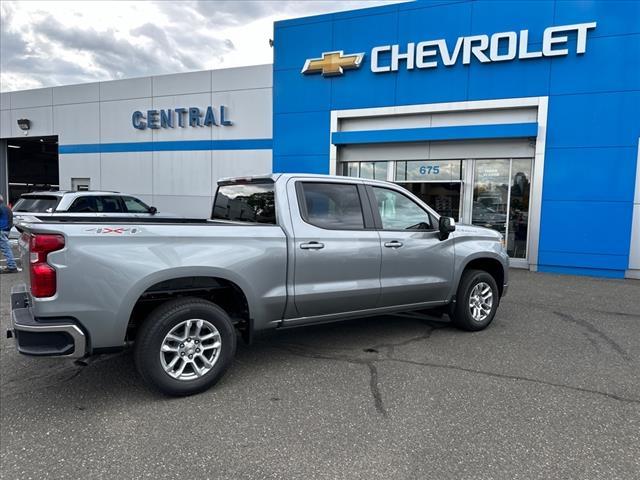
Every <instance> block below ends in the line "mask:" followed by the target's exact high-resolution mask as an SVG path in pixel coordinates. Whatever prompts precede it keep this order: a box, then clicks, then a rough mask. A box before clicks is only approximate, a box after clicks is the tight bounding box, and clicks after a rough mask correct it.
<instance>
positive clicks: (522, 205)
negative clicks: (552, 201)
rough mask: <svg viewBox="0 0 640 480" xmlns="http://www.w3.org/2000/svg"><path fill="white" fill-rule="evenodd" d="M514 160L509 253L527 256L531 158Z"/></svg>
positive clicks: (508, 239)
mask: <svg viewBox="0 0 640 480" xmlns="http://www.w3.org/2000/svg"><path fill="white" fill-rule="evenodd" d="M512 162H513V163H512V165H511V193H510V197H509V233H508V238H507V253H508V254H509V256H510V257H512V258H526V256H527V229H528V226H529V195H530V190H531V159H529V158H526V159H514V160H513V161H512Z"/></svg>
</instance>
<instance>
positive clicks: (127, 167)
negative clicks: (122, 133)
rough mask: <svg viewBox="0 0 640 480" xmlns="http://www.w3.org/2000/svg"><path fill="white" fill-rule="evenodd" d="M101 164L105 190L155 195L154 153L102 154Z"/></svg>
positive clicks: (102, 183)
mask: <svg viewBox="0 0 640 480" xmlns="http://www.w3.org/2000/svg"><path fill="white" fill-rule="evenodd" d="M100 163H101V172H102V181H101V185H102V186H101V188H103V189H104V190H117V191H119V192H125V193H132V194H136V195H152V194H153V152H125V153H102V154H101V155H100Z"/></svg>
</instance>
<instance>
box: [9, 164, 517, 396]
mask: <svg viewBox="0 0 640 480" xmlns="http://www.w3.org/2000/svg"><path fill="white" fill-rule="evenodd" d="M22 228H23V229H24V233H23V235H22V239H21V249H22V258H23V265H24V266H25V268H24V269H23V270H24V271H23V275H24V276H25V278H24V280H25V282H24V284H21V285H19V286H18V287H16V288H14V290H13V292H12V298H11V300H12V331H11V332H10V333H11V334H13V335H14V336H15V337H16V340H17V342H16V343H17V348H18V351H19V352H21V353H24V354H28V355H45V356H54V355H55V356H62V357H75V358H77V357H84V356H87V355H93V354H97V353H101V352H107V351H112V350H114V349H121V348H125V347H127V346H130V345H133V347H134V348H135V353H134V358H135V362H136V365H137V368H138V370H139V372H140V374H141V376H142V378H143V379H144V380H145V382H147V383H148V384H149V385H151V386H152V387H155V388H156V389H158V390H160V391H162V392H164V393H167V394H171V395H187V394H192V393H196V392H199V391H202V390H204V389H206V388H208V387H210V386H211V385H213V384H215V383H216V382H217V381H218V380H219V379H220V377H221V376H222V375H223V373H224V372H225V371H226V370H227V368H228V367H229V366H230V364H231V363H232V359H233V356H234V353H235V349H236V337H237V334H239V335H240V336H241V337H242V338H243V339H245V340H246V341H247V342H250V340H251V338H252V337H253V336H254V335H255V334H256V333H259V332H261V331H265V330H269V329H281V328H289V327H297V326H301V325H309V324H317V323H322V322H333V321H336V320H341V319H346V318H353V317H362V316H368V315H380V314H387V313H393V312H402V311H416V310H423V309H436V310H437V311H439V312H446V313H447V314H448V315H449V316H450V317H451V319H452V321H453V323H454V324H455V325H457V326H458V327H460V328H463V329H465V330H480V329H483V328H485V327H486V326H487V325H489V323H490V322H491V321H492V319H493V317H494V315H495V313H496V309H497V308H498V305H499V302H500V298H501V297H502V296H503V295H504V294H505V293H506V290H507V273H508V269H507V267H508V258H507V254H506V252H505V249H504V247H503V243H502V240H503V239H502V238H501V235H500V234H499V233H497V232H495V231H492V230H489V229H485V228H480V227H474V226H466V225H464V226H457V227H456V226H455V225H454V222H453V220H452V219H450V218H446V217H440V216H439V215H437V214H436V213H435V212H434V211H433V210H432V209H431V208H429V206H427V205H425V204H423V203H422V202H421V201H420V200H419V199H418V198H416V197H415V196H413V195H412V194H411V193H409V192H407V191H406V190H405V189H403V188H402V187H399V186H397V185H394V184H391V183H387V182H379V181H373V180H363V179H358V178H348V177H330V176H320V175H317V176H313V175H302V174H300V175H296V174H287V175H269V176H264V177H253V178H237V179H227V180H222V181H220V182H219V184H218V189H217V193H216V196H215V201H214V204H213V208H212V215H211V219H210V220H190V219H178V218H175V219H171V218H148V219H143V218H135V219H132V218H82V217H64V216H60V217H56V218H53V217H52V218H49V219H46V221H42V222H38V223H31V224H25V225H22ZM390 321H393V320H390Z"/></svg>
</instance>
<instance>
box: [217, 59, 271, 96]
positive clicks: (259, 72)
mask: <svg viewBox="0 0 640 480" xmlns="http://www.w3.org/2000/svg"><path fill="white" fill-rule="evenodd" d="M272 86H273V65H256V66H251V67H239V68H223V69H220V70H213V71H212V72H211V91H212V92H221V91H222V92H223V91H227V90H250V89H255V88H269V89H270V88H271V87H272Z"/></svg>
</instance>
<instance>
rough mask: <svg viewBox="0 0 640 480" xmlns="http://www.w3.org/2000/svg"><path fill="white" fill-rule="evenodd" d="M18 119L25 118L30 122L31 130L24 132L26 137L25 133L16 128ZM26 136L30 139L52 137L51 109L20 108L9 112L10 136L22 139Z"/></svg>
mask: <svg viewBox="0 0 640 480" xmlns="http://www.w3.org/2000/svg"><path fill="white" fill-rule="evenodd" d="M12 103H13V100H12ZM20 118H27V119H29V120H30V121H31V128H30V129H29V130H27V131H26V132H27V133H26V135H25V131H24V130H20V128H19V127H18V119H20ZM27 135H28V136H30V137H40V136H45V135H54V131H53V108H52V107H50V106H49V107H36V108H21V109H17V110H13V109H12V110H11V136H12V137H24V136H27Z"/></svg>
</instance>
